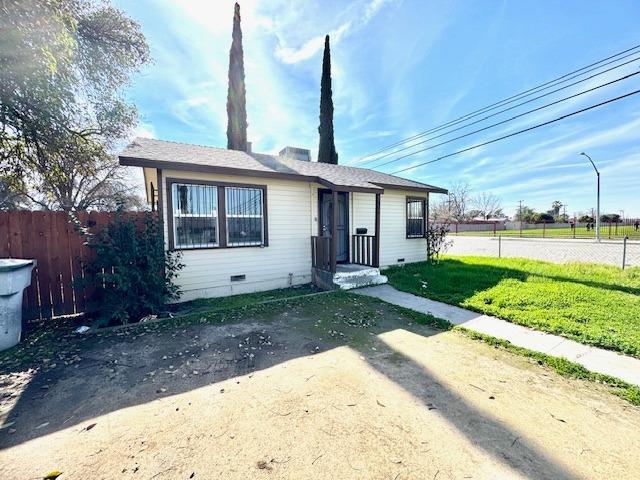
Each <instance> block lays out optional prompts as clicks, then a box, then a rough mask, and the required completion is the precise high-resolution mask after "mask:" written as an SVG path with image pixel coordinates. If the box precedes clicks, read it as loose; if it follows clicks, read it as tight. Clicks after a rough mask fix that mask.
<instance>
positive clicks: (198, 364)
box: [0, 293, 574, 479]
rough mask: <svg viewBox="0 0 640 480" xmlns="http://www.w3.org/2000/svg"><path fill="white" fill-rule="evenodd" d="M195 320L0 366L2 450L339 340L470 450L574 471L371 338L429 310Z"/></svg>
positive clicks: (408, 325) (323, 309) (303, 308)
mask: <svg viewBox="0 0 640 480" xmlns="http://www.w3.org/2000/svg"><path fill="white" fill-rule="evenodd" d="M202 318H203V320H202V321H204V322H205V323H202V324H201V323H199V322H200V321H201V320H200V319H198V318H195V319H194V318H192V319H191V320H190V322H191V323H190V324H186V325H180V324H175V323H174V324H154V325H139V326H136V327H133V328H128V329H121V330H115V331H110V332H103V333H100V334H95V335H89V336H85V337H78V336H72V337H69V336H67V337H64V338H63V339H62V340H59V342H60V343H59V344H57V345H54V346H53V349H52V350H51V355H50V356H48V357H45V358H34V359H32V360H31V361H30V362H28V363H29V364H27V365H22V366H20V367H19V368H14V367H11V366H9V365H6V364H5V365H2V366H0V374H2V378H3V381H4V385H3V390H4V394H3V398H2V402H3V403H4V408H5V411H6V413H7V414H6V416H5V418H4V427H3V429H2V430H0V448H1V449H8V448H11V447H13V446H16V445H20V444H22V443H24V442H27V441H29V440H31V439H34V438H38V437H40V436H43V435H48V434H50V433H53V432H56V431H58V430H61V429H66V428H69V427H71V426H74V425H76V426H78V429H79V430H81V429H87V428H91V423H90V422H91V420H92V419H94V418H96V417H99V416H100V415H103V414H106V413H109V412H111V411H115V410H119V409H122V408H126V407H132V406H135V405H140V404H144V403H147V402H150V401H153V400H155V399H158V398H162V397H165V396H171V395H176V394H179V393H183V392H187V391H190V390H193V389H197V388H200V387H203V386H206V385H210V384H213V383H217V382H220V381H223V380H227V379H232V378H236V377H237V378H238V381H237V382H238V383H240V382H241V381H242V380H241V378H240V377H242V376H243V375H245V374H248V373H251V372H254V371H257V370H262V369H266V368H269V367H272V366H274V365H277V364H280V363H282V362H287V361H288V360H291V359H294V358H298V357H302V356H309V355H314V354H317V353H320V352H326V351H329V350H331V349H333V348H336V347H340V346H349V347H351V348H353V349H355V350H357V351H359V352H360V353H361V358H362V359H364V360H366V361H367V362H368V363H369V364H370V365H371V366H372V367H373V368H374V369H375V370H377V371H378V372H380V373H382V374H383V375H384V376H386V377H387V378H388V379H390V380H391V381H392V382H394V383H395V384H397V385H398V386H399V387H400V388H402V389H404V390H406V391H407V392H409V393H410V394H411V395H413V396H414V397H415V398H416V399H419V401H420V402H421V403H422V405H423V406H424V407H425V408H428V409H430V408H432V407H433V408H437V409H438V413H439V415H442V416H444V417H445V418H446V420H448V422H450V424H451V425H453V426H454V427H455V428H456V429H457V430H458V431H459V432H460V433H461V434H463V435H464V436H466V437H467V438H468V439H469V441H470V442H471V443H472V444H473V445H476V446H478V447H479V448H481V449H482V450H484V451H485V452H487V453H488V454H490V455H491V456H493V457H495V458H496V459H497V460H498V461H500V462H505V463H507V464H508V465H509V466H510V467H511V468H513V469H515V470H516V471H518V472H520V473H521V474H523V475H524V476H527V477H528V478H540V479H542V478H555V479H570V478H574V477H573V475H572V474H571V473H570V472H569V471H567V470H565V469H564V467H563V466H562V465H560V464H558V463H557V462H556V461H555V460H554V459H553V458H551V457H549V456H548V455H546V454H545V453H544V452H542V451H540V450H538V449H536V448H535V447H534V445H533V444H532V443H530V442H528V441H527V440H526V439H521V440H520V441H519V442H518V444H517V446H516V447H514V444H513V439H514V438H520V437H521V433H518V432H513V431H511V430H510V429H509V427H507V426H505V425H503V424H501V423H500V422H499V421H497V420H496V419H494V418H490V417H488V416H487V415H485V414H483V412H482V411H480V410H478V409H476V408H474V406H473V405H471V404H469V403H468V402H467V401H466V400H465V399H464V398H463V397H461V396H460V395H458V394H457V393H456V392H455V391H453V390H451V389H449V388H448V387H447V386H445V385H443V384H442V383H441V382H440V381H438V379H437V378H435V377H434V376H433V375H432V374H431V373H430V372H429V370H428V369H426V368H424V367H423V366H422V365H419V364H418V363H416V362H415V361H414V359H412V358H410V357H409V356H407V355H406V354H405V353H404V352H402V351H400V350H397V349H395V348H392V347H391V346H389V345H387V344H385V343H384V342H383V341H381V340H380V337H384V334H385V332H391V331H394V330H397V329H404V330H409V331H411V332H413V333H415V334H418V335H421V336H432V335H437V334H438V333H440V332H441V331H442V330H437V329H434V328H432V327H429V326H424V325H420V324H418V322H420V321H421V322H424V321H425V320H426V321H429V319H428V317H424V316H418V315H417V314H411V313H409V312H406V311H403V310H400V309H397V308H396V307H393V306H390V305H388V304H385V303H382V302H379V301H377V300H374V299H370V298H363V297H360V296H355V295H347V294H342V293H335V294H330V295H323V296H318V297H314V298H311V299H303V300H290V301H288V302H286V303H285V302H282V303H277V304H273V305H270V306H269V307H260V308H255V309H252V308H248V309H244V310H239V311H236V312H235V313H233V314H230V313H216V314H215V316H213V317H212V318H205V317H202ZM432 320H433V319H432ZM373 346H375V347H374V348H373V350H372V347H373ZM373 351H375V354H372V352H373ZM452 368H455V366H452ZM21 382H23V383H22V384H21ZM21 389H22V391H21ZM436 399H437V403H438V405H437V406H434V405H433V402H434V401H436ZM85 423H86V425H85Z"/></svg>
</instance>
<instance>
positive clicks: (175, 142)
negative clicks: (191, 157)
mask: <svg viewBox="0 0 640 480" xmlns="http://www.w3.org/2000/svg"><path fill="white" fill-rule="evenodd" d="M139 139H142V140H152V141H154V142H162V143H173V144H174V145H186V146H187V147H202V148H211V149H214V150H226V151H229V152H240V153H247V152H243V151H242V150H230V149H228V148H222V147H215V146H213V145H202V144H201V143H187V142H178V141H177V140H164V139H161V138H150V137H135V138H134V139H133V142H135V141H137V140H139Z"/></svg>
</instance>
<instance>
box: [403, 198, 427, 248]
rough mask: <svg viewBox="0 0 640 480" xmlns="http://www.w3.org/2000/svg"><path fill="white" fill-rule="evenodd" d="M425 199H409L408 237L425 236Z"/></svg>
mask: <svg viewBox="0 0 640 480" xmlns="http://www.w3.org/2000/svg"><path fill="white" fill-rule="evenodd" d="M424 209H425V201H424V199H420V198H408V199H407V238H423V237H424V235H425V233H424V230H425V221H424V219H425V216H424Z"/></svg>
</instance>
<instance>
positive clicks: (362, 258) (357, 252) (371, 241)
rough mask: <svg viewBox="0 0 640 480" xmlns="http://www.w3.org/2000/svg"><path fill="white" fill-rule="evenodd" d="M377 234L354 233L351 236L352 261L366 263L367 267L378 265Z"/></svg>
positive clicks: (359, 263) (360, 263)
mask: <svg viewBox="0 0 640 480" xmlns="http://www.w3.org/2000/svg"><path fill="white" fill-rule="evenodd" d="M377 241H378V239H377V238H376V236H375V235H353V236H352V237H351V263H356V264H358V265H365V266H367V267H378V266H379V265H378V259H377V258H376V252H377V249H376V242H377Z"/></svg>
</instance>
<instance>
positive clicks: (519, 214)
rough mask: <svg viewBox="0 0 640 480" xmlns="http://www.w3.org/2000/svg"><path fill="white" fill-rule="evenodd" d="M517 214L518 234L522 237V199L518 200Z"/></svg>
mask: <svg viewBox="0 0 640 480" xmlns="http://www.w3.org/2000/svg"><path fill="white" fill-rule="evenodd" d="M518 216H519V217H520V236H521V237H522V200H518Z"/></svg>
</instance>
